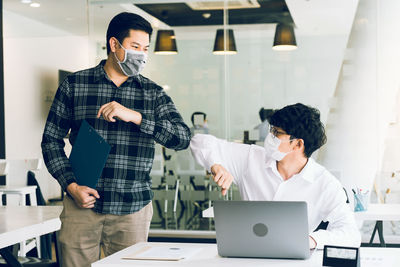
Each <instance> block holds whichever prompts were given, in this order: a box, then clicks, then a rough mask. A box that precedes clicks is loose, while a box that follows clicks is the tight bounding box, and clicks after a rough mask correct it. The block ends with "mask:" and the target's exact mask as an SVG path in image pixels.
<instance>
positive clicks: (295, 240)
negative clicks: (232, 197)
mask: <svg viewBox="0 0 400 267" xmlns="http://www.w3.org/2000/svg"><path fill="white" fill-rule="evenodd" d="M214 220H215V230H216V234H217V247H218V254H219V255H220V256H224V257H252V258H253V257H254V258H282V259H283V258H285V259H307V258H309V257H310V247H309V241H308V218H307V203H306V202H292V201H290V202H289V201H287V202H286V201H215V202H214Z"/></svg>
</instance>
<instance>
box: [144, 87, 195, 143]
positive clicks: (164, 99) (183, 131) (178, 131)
mask: <svg viewBox="0 0 400 267" xmlns="http://www.w3.org/2000/svg"><path fill="white" fill-rule="evenodd" d="M154 114H155V116H154V117H152V116H149V115H145V114H142V123H141V124H140V130H141V131H142V132H144V133H147V134H150V135H152V136H153V137H154V139H155V141H156V142H157V143H159V144H161V145H163V146H165V147H167V148H170V149H175V150H182V149H186V148H187V147H188V146H189V144H190V138H191V134H190V129H189V127H188V126H187V125H186V124H185V122H184V121H183V119H182V117H181V115H180V114H179V112H178V110H177V109H176V107H175V104H174V103H173V101H172V99H171V98H170V97H169V96H168V95H167V94H166V93H165V92H164V90H162V89H158V90H157V97H156V105H155V113H154Z"/></svg>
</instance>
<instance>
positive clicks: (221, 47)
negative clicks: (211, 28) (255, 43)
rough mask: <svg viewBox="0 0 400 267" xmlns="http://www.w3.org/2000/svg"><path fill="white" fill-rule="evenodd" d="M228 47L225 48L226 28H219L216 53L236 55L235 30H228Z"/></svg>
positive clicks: (216, 37) (215, 45)
mask: <svg viewBox="0 0 400 267" xmlns="http://www.w3.org/2000/svg"><path fill="white" fill-rule="evenodd" d="M226 36H227V40H226V49H225V40H224V39H225V38H224V29H218V30H217V34H216V35H215V42H214V49H213V54H214V55H234V54H237V50H236V43H235V36H234V35H233V30H232V29H228V30H226Z"/></svg>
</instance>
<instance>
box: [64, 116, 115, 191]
mask: <svg viewBox="0 0 400 267" xmlns="http://www.w3.org/2000/svg"><path fill="white" fill-rule="evenodd" d="M110 150H111V146H110V145H109V144H108V143H107V141H106V140H104V138H103V137H102V136H101V135H100V134H99V133H98V132H97V131H96V130H95V129H94V128H93V127H92V126H91V125H90V124H89V123H88V122H87V121H86V120H83V121H82V123H81V127H80V128H79V132H78V136H77V137H76V140H75V143H74V145H73V147H72V151H71V155H70V156H69V162H70V163H71V166H72V170H73V172H74V175H75V178H76V180H77V182H78V184H79V185H86V186H88V187H90V188H96V185H97V182H98V180H99V178H100V175H101V173H102V171H103V169H104V166H105V164H106V161H107V158H108V154H109V153H110Z"/></svg>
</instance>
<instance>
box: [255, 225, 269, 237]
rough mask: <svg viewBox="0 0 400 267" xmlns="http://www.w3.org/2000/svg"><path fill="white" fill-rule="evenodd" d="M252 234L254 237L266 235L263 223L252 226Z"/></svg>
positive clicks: (266, 229) (265, 227) (266, 228)
mask: <svg viewBox="0 0 400 267" xmlns="http://www.w3.org/2000/svg"><path fill="white" fill-rule="evenodd" d="M253 232H254V234H255V235H256V236H259V237H263V236H266V235H267V234H268V227H267V226H266V225H265V224H263V223H257V224H255V225H254V226H253Z"/></svg>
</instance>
